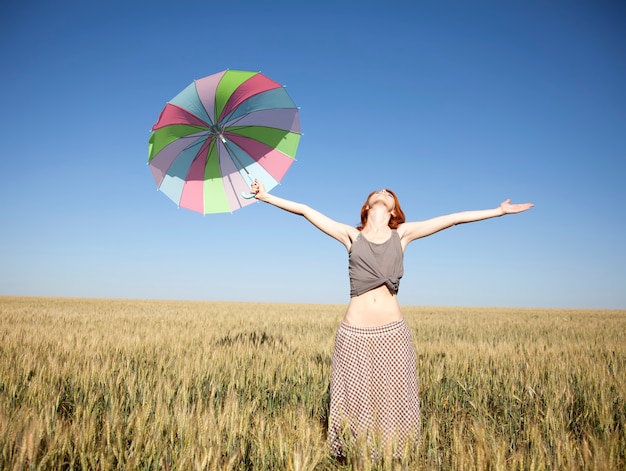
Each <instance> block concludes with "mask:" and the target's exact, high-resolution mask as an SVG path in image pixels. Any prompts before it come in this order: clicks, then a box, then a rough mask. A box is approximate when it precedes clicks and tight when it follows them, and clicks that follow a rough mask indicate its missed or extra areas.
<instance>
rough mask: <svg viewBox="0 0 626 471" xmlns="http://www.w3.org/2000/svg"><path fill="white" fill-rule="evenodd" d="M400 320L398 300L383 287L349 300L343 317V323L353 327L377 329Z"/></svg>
mask: <svg viewBox="0 0 626 471" xmlns="http://www.w3.org/2000/svg"><path fill="white" fill-rule="evenodd" d="M401 319H402V313H401V312H400V305H399V304H398V298H397V296H396V295H395V294H391V292H390V291H389V289H388V288H387V286H385V285H383V286H379V287H378V288H375V289H373V290H370V291H368V292H367V293H363V294H361V295H359V296H355V297H353V298H350V304H348V309H347V310H346V313H345V315H344V316H343V322H345V323H346V324H350V325H352V326H355V327H379V326H381V325H385V324H389V323H391V322H395V321H399V320H401Z"/></svg>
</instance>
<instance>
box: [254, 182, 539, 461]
mask: <svg viewBox="0 0 626 471" xmlns="http://www.w3.org/2000/svg"><path fill="white" fill-rule="evenodd" d="M252 193H253V194H254V196H255V198H256V199H258V200H260V201H264V202H266V203H269V204H271V205H273V206H276V207H278V208H280V209H283V210H285V211H289V212H291V213H294V214H298V215H300V216H304V217H305V218H306V219H307V220H308V221H309V222H311V223H312V224H313V225H314V226H315V227H317V228H318V229H320V230H321V231H322V232H324V233H326V234H328V235H329V236H330V237H333V238H334V239H337V240H338V241H339V242H341V243H342V244H343V245H344V246H345V248H346V250H347V251H348V267H349V269H348V271H349V276H350V303H349V304H348V307H347V309H346V312H345V315H344V317H343V320H342V322H341V325H340V326H339V329H338V331H337V335H336V338H335V347H334V350H333V356H332V369H331V379H330V416H329V427H328V441H329V445H330V448H331V452H332V453H333V454H334V455H336V456H342V455H343V453H344V450H345V447H346V445H348V444H347V443H345V439H346V437H348V439H349V440H351V441H352V442H354V441H355V440H357V439H364V440H366V441H367V443H368V444H369V446H370V448H371V450H372V453H373V454H374V455H377V454H379V453H380V452H382V451H383V448H384V449H387V450H391V451H392V452H393V454H394V455H400V454H401V453H402V450H403V449H404V448H405V447H409V448H414V447H416V446H417V444H418V443H419V433H420V403H419V397H418V385H417V371H416V362H415V360H416V359H415V350H414V347H413V341H412V338H411V332H410V330H409V327H408V326H407V324H406V322H405V320H404V318H403V317H402V313H401V311H400V306H399V304H398V301H397V296H396V295H397V293H398V287H399V284H400V278H402V275H403V273H404V268H403V257H404V250H405V249H406V247H407V245H408V244H409V243H410V242H412V241H414V240H416V239H420V238H422V237H426V236H429V235H432V234H434V233H435V232H439V231H441V230H443V229H446V228H448V227H452V226H454V225H456V224H463V223H468V222H474V221H482V220H484V219H489V218H493V217H498V216H503V215H505V214H515V213H520V212H522V211H526V210H527V209H529V208H531V207H532V206H533V204H531V203H525V204H511V202H510V200H506V201H504V202H503V203H501V204H500V206H498V207H497V208H495V209H486V210H479V211H465V212H459V213H454V214H448V215H445V216H439V217H435V218H432V219H428V220H425V221H416V222H406V221H405V219H406V218H405V216H404V213H403V212H402V209H401V208H400V203H399V202H398V198H397V197H396V195H395V194H394V193H393V192H392V191H391V190H387V189H383V190H379V191H374V192H372V193H370V195H369V196H368V197H367V200H366V201H365V203H364V204H363V207H362V209H361V224H360V225H359V226H358V227H356V228H355V227H352V226H350V225H347V224H343V223H340V222H337V221H334V220H333V219H331V218H329V217H327V216H325V215H324V214H322V213H320V212H319V211H316V210H314V209H312V208H310V207H309V206H307V205H305V204H301V203H296V202H293V201H289V200H286V199H284V198H279V197H277V196H274V195H270V194H269V193H267V192H266V190H265V187H264V186H263V184H262V183H261V182H259V181H258V180H256V181H255V183H254V184H253V185H252Z"/></svg>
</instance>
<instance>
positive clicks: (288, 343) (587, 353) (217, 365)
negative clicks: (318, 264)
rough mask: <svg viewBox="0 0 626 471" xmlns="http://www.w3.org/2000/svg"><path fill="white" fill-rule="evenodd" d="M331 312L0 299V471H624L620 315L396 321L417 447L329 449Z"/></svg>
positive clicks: (467, 311)
mask: <svg viewBox="0 0 626 471" xmlns="http://www.w3.org/2000/svg"><path fill="white" fill-rule="evenodd" d="M343 310H344V307H343V306H336V305H297V304H254V303H217V302H167V301H134V300H98V299H58V298H18V297H3V298H0V340H1V341H0V469H7V470H13V469H16V470H18V469H19V470H22V469H43V470H47V469H90V470H91V469H102V470H105V469H127V470H130V469H132V470H134V469H159V470H162V469H172V470H174V469H175V470H195V469H218V470H240V469H242V470H243V469H258V470H273V469H277V470H348V469H365V470H368V469H437V470H438V469H455V470H470V469H493V470H498V469H519V470H527V469H528V470H543V469H546V470H547V469H568V470H569V469H571V470H593V469H598V470H609V469H610V470H613V469H625V468H626V433H625V430H624V425H625V423H626V380H625V378H626V341H625V340H626V311H590V310H556V309H550V310H548V309H494V308H484V309H482V308H430V307H405V308H404V309H403V311H404V313H405V316H406V318H407V321H408V323H409V325H410V326H411V329H412V332H413V338H414V342H415V346H416V351H417V354H418V363H417V369H418V378H419V381H420V398H421V401H422V416H423V430H422V446H421V448H420V450H419V452H418V453H417V454H414V455H408V454H407V455H406V456H405V457H404V459H403V460H402V461H392V460H389V459H383V460H382V461H379V462H376V463H371V462H369V461H367V460H365V459H364V458H363V456H364V454H363V453H360V452H359V450H358V449H354V450H351V453H350V454H349V456H348V459H347V461H346V462H344V463H339V462H337V461H335V460H333V459H332V458H331V457H330V456H329V455H328V451H327V446H326V441H325V440H326V436H325V433H326V422H327V414H328V382H329V377H330V358H331V353H332V345H333V341H334V334H335V330H336V328H337V326H338V323H339V321H340V319H341V317H342V314H343Z"/></svg>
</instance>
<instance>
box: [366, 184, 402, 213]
mask: <svg viewBox="0 0 626 471" xmlns="http://www.w3.org/2000/svg"><path fill="white" fill-rule="evenodd" d="M377 202H382V203H383V204H385V206H387V208H388V209H389V211H393V210H394V209H395V207H396V203H395V200H394V197H393V194H391V192H390V191H389V190H387V189H385V188H383V189H382V190H377V191H375V192H374V193H373V194H372V196H370V199H369V201H368V205H369V206H370V208H371V207H372V206H373V205H374V204H376V203H377Z"/></svg>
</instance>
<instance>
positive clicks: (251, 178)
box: [222, 139, 254, 182]
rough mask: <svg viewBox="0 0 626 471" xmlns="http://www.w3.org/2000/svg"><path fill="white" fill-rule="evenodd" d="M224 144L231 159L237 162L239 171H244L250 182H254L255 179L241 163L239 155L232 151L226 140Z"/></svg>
mask: <svg viewBox="0 0 626 471" xmlns="http://www.w3.org/2000/svg"><path fill="white" fill-rule="evenodd" d="M222 143H223V144H224V148H225V149H226V152H228V155H230V157H231V159H233V162H235V165H236V166H237V167H239V171H241V170H243V171H244V172H246V175H247V176H248V178H249V179H250V181H251V182H254V178H253V176H252V174H251V173H250V172H249V171H248V169H247V168H246V166H245V165H243V164H242V163H241V160H239V157H237V154H235V152H234V151H233V150H232V149H231V147H230V145H229V144H228V142H226V140H225V139H224V140H223V142H222Z"/></svg>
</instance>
